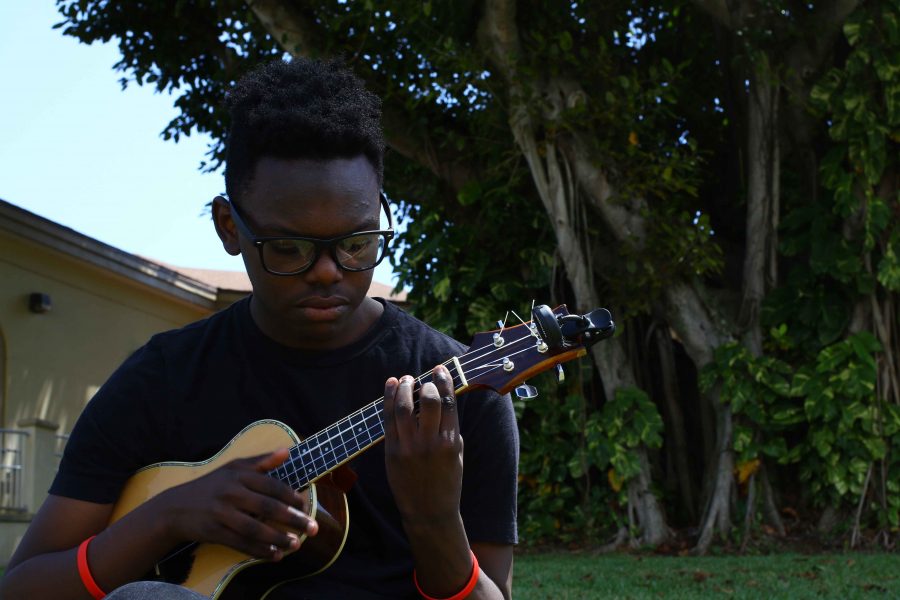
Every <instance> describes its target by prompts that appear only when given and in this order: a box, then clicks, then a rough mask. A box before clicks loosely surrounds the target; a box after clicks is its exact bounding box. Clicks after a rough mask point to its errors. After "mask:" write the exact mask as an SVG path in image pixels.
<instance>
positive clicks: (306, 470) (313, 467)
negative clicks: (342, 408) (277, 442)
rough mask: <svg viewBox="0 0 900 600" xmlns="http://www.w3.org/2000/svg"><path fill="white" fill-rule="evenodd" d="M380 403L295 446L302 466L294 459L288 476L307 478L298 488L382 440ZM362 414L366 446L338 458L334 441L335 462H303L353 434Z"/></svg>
mask: <svg viewBox="0 0 900 600" xmlns="http://www.w3.org/2000/svg"><path fill="white" fill-rule="evenodd" d="M448 362H451V361H448ZM445 364H446V363H445ZM433 372H434V370H433V369H432V371H430V372H429V373H425V374H424V375H420V376H419V377H418V378H416V379H417V381H418V380H419V379H420V378H421V377H424V376H427V375H429V374H431V373H433ZM451 378H452V380H453V384H454V387H455V386H456V384H457V378H458V376H452V377H451ZM421 389H422V387H421V385H420V386H419V387H417V388H414V389H413V393H417V392H419V391H420V390H421ZM379 404H381V405H382V407H383V404H384V398H383V397H382V398H379V399H378V400H376V401H375V402H373V403H371V404H368V405H366V406H364V407H363V408H361V409H359V410H357V411H356V412H354V413H352V414H350V415H349V416H347V417H344V418H343V419H341V420H340V421H338V422H337V423H335V424H334V425H332V426H330V427H328V428H327V429H325V430H323V431H320V432H318V433H316V434H314V435H312V436H310V437H309V438H306V439H305V440H303V441H302V442H301V443H300V444H298V445H297V446H295V448H297V449H299V448H301V447H302V448H303V452H302V453H301V454H298V458H300V459H301V468H300V469H297V468H296V466H295V465H294V463H293V461H291V470H290V472H289V473H288V474H287V476H286V477H290V476H292V475H296V474H297V473H300V472H302V473H303V477H304V478H305V479H304V480H299V479H298V482H299V484H298V485H296V488H297V489H299V488H300V487H302V486H303V485H305V484H306V483H308V482H309V481H311V480H312V479H315V478H316V477H318V476H319V475H321V474H323V473H326V472H328V471H329V470H331V469H333V468H334V467H336V466H337V465H339V464H341V462H343V460H345V459H346V458H348V457H349V456H351V455H353V454H355V453H356V452H357V451H359V450H360V449H363V448H368V447H369V446H372V445H374V444H375V443H377V442H379V441H381V438H383V437H384V419H383V417H382V416H381V415H382V414H383V410H384V409H383V408H380V407H379V406H378V405H379ZM368 408H372V409H374V412H373V413H371V414H369V415H366V414H365V410H366V409H368ZM360 416H362V421H363V423H366V427H365V429H366V435H367V437H368V438H369V439H368V441H367V442H366V444H365V445H364V446H359V445H358V446H357V449H356V451H355V452H350V453H346V452H345V453H344V456H343V457H341V458H338V457H337V455H336V453H335V452H334V450H333V446H334V444H333V443H332V449H331V450H327V451H326V452H332V455H333V461H332V462H333V464H331V465H329V464H328V461H327V460H324V459H323V461H322V465H321V466H320V465H319V464H317V463H316V460H317V459H316V458H313V460H312V462H311V463H309V464H306V463H304V462H303V456H307V455H313V454H315V451H316V450H320V451H321V449H322V447H323V446H322V444H323V443H326V442H330V441H332V440H333V439H335V438H340V436H341V435H342V434H343V433H344V432H347V431H350V432H351V434H352V431H353V427H354V423H353V420H354V418H358V417H360ZM372 418H375V423H374V426H373V425H368V424H367V422H368V421H369V420H370V419H372ZM346 424H350V426H349V427H344V426H345V425H346ZM335 429H336V430H337V433H336V434H335V435H333V436H330V437H328V438H326V439H325V440H321V439H319V438H320V437H321V436H322V434H323V433H329V432H331V431H332V430H335ZM373 430H374V431H377V435H376V436H375V437H373V436H372V431H373ZM311 441H315V442H316V445H310V442H311ZM342 445H343V444H342ZM320 456H321V455H320ZM284 464H286V463H283V465H282V466H284ZM286 477H280V476H279V477H278V479H281V480H282V481H284V480H285V478H286Z"/></svg>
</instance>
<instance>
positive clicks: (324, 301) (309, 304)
mask: <svg viewBox="0 0 900 600" xmlns="http://www.w3.org/2000/svg"><path fill="white" fill-rule="evenodd" d="M346 304H347V300H346V299H345V298H341V297H340V296H328V297H319V296H317V297H315V298H305V299H303V300H301V301H300V302H298V303H297V306H299V307H300V308H318V309H327V308H337V307H338V306H344V305H346Z"/></svg>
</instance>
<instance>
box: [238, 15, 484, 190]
mask: <svg viewBox="0 0 900 600" xmlns="http://www.w3.org/2000/svg"><path fill="white" fill-rule="evenodd" d="M246 2H247V6H248V7H249V8H250V9H251V10H252V11H253V14H254V15H256V18H257V19H259V21H260V23H261V24H262V25H263V27H264V28H265V29H266V31H267V32H268V33H269V35H271V36H272V37H273V38H274V39H275V41H276V42H277V43H278V44H279V45H280V46H281V47H282V48H283V49H284V50H285V51H286V52H289V53H290V54H291V55H292V56H316V55H317V54H318V52H317V48H320V47H321V43H320V40H321V37H322V36H321V35H320V32H319V30H318V28H317V26H316V25H315V24H314V23H313V22H312V21H311V20H310V19H308V18H307V17H306V16H305V15H304V14H303V13H302V12H301V11H300V10H298V9H297V8H296V7H295V6H294V5H293V4H292V3H290V2H287V1H285V0H246ZM358 74H359V75H360V76H362V77H363V78H364V79H371V74H370V73H358ZM370 83H371V82H370ZM412 122H413V120H412V119H410V118H409V116H408V115H407V114H406V113H405V112H404V111H402V110H398V109H397V108H396V106H394V105H391V104H384V105H383V106H382V125H383V127H384V133H385V140H386V142H387V145H388V146H390V148H391V149H393V150H395V151H396V152H397V153H399V154H400V155H401V156H403V157H404V158H407V159H409V160H411V161H413V162H415V163H417V164H420V165H422V166H423V167H425V168H426V169H428V170H429V171H431V172H432V173H433V174H434V175H435V176H437V177H438V178H440V179H441V180H443V181H445V182H447V183H448V184H449V185H450V187H451V188H452V189H453V190H455V191H459V190H461V189H462V188H463V187H464V186H465V185H466V184H467V183H468V182H469V181H471V180H472V179H473V178H474V177H475V173H477V169H476V168H475V166H474V165H473V164H471V163H470V162H468V161H466V160H464V159H463V158H462V157H461V156H458V155H450V154H449V153H442V152H440V150H439V149H438V148H437V147H436V146H435V145H434V144H433V143H432V142H431V139H430V136H429V135H428V133H427V132H426V131H425V130H423V129H422V128H421V127H419V128H416V129H414V128H413V127H411V126H410V124H411V123H412Z"/></svg>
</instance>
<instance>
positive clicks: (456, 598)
mask: <svg viewBox="0 0 900 600" xmlns="http://www.w3.org/2000/svg"><path fill="white" fill-rule="evenodd" d="M469 554H471V555H472V574H471V575H469V581H468V582H466V587H464V588H463V589H461V590H460V591H458V592H457V593H455V594H453V595H452V596H450V597H448V598H444V599H442V600H463V599H464V598H467V597H468V596H469V594H471V593H472V590H474V589H475V584H477V583H478V576H479V575H480V574H481V571H479V570H478V557H476V556H475V553H474V552H472V550H471V549H470V550H469ZM413 583H415V584H416V589H417V590H419V593H420V594H422V597H423V598H425V599H426V600H441V599H438V598H435V597H433V596H429V595H428V594H426V593H425V592H423V591H422V588H421V587H419V579H418V578H417V577H416V571H415V569H413Z"/></svg>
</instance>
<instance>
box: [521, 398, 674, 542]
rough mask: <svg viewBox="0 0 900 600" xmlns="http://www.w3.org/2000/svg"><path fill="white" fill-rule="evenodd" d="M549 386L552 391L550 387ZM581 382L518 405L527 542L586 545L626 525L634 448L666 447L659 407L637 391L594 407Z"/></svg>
mask: <svg viewBox="0 0 900 600" xmlns="http://www.w3.org/2000/svg"><path fill="white" fill-rule="evenodd" d="M551 389H552V388H551ZM584 391H585V390H584V389H582V387H581V386H580V385H577V384H576V385H574V386H572V387H570V388H569V390H568V393H566V394H565V395H560V397H555V396H553V394H552V393H550V394H549V395H548V394H542V395H541V396H539V397H538V398H536V399H533V400H529V401H527V402H524V401H519V402H518V411H519V418H520V426H521V429H522V444H521V446H522V450H521V456H520V464H519V472H520V489H519V507H520V513H521V514H522V518H521V519H520V522H521V529H522V535H523V538H524V539H525V540H526V541H528V542H529V543H535V542H542V541H548V540H558V541H580V542H583V541H586V540H590V539H596V538H597V537H599V536H600V533H601V532H603V531H604V530H608V529H610V528H618V527H620V526H622V525H623V524H624V523H625V522H626V518H625V515H624V510H623V509H624V507H625V506H626V505H627V502H628V494H627V484H628V482H629V481H630V480H631V479H632V478H633V477H634V476H635V475H637V474H638V472H639V469H640V464H639V462H638V456H637V454H636V450H637V449H638V448H639V447H643V448H659V447H660V446H661V445H662V437H661V435H662V429H663V423H662V418H661V417H660V415H659V412H658V411H657V409H656V405H655V404H653V402H652V401H651V400H650V398H649V397H648V396H647V394H646V393H645V392H644V391H642V390H639V389H637V388H622V389H620V390H617V392H616V395H615V398H614V399H613V400H611V401H609V402H606V403H605V404H604V405H603V407H602V408H600V409H599V410H595V409H593V408H591V407H590V406H589V404H588V403H587V401H586V398H585V394H584Z"/></svg>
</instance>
